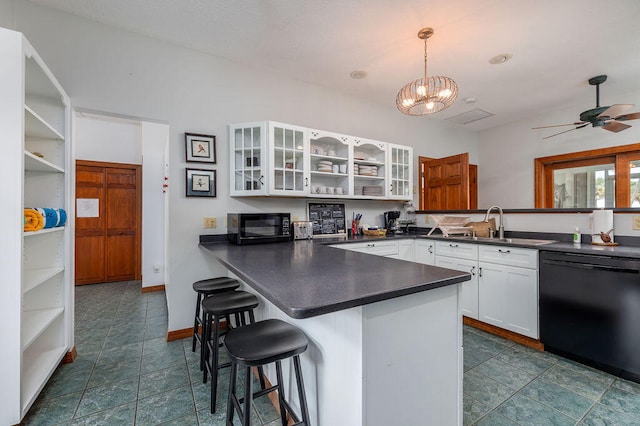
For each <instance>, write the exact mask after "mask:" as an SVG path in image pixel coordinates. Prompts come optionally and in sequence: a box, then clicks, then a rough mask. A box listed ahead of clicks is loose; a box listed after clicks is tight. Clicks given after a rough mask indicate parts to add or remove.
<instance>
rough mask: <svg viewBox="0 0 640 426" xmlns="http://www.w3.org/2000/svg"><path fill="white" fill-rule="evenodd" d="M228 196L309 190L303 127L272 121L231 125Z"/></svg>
mask: <svg viewBox="0 0 640 426" xmlns="http://www.w3.org/2000/svg"><path fill="white" fill-rule="evenodd" d="M229 132H230V135H229V140H230V143H231V146H230V149H229V152H230V155H231V159H230V164H231V167H230V171H231V176H230V182H231V191H230V193H231V196H256V195H280V196H282V195H285V196H306V195H307V194H308V193H309V158H308V155H307V153H308V151H309V142H308V135H307V129H305V128H303V127H298V126H292V125H289V124H282V123H276V122H273V121H261V122H255V123H243V124H233V125H231V126H230V127H229Z"/></svg>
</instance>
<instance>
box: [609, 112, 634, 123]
mask: <svg viewBox="0 0 640 426" xmlns="http://www.w3.org/2000/svg"><path fill="white" fill-rule="evenodd" d="M638 118H640V112H632V113H630V114H622V115H619V116H617V117H616V118H614V120H617V121H627V120H637V119H638Z"/></svg>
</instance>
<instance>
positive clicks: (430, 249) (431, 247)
mask: <svg viewBox="0 0 640 426" xmlns="http://www.w3.org/2000/svg"><path fill="white" fill-rule="evenodd" d="M427 250H428V251H429V253H433V246H432V245H431V246H429V248H428V249H427Z"/></svg>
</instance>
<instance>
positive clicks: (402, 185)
mask: <svg viewBox="0 0 640 426" xmlns="http://www.w3.org/2000/svg"><path fill="white" fill-rule="evenodd" d="M387 152H388V158H387V164H388V167H389V188H388V189H389V191H388V198H391V199H394V200H411V199H412V198H413V149H412V148H411V147H408V146H402V145H394V144H389V147H388V150H387Z"/></svg>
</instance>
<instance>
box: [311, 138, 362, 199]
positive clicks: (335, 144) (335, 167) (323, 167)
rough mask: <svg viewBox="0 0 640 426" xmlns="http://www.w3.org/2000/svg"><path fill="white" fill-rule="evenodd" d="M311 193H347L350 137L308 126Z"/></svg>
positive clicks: (313, 194) (348, 187) (349, 185)
mask: <svg viewBox="0 0 640 426" xmlns="http://www.w3.org/2000/svg"><path fill="white" fill-rule="evenodd" d="M309 133H310V142H309V143H310V145H311V151H310V155H309V158H310V161H311V195H312V196H313V197H318V198H323V197H327V198H335V197H336V196H337V197H345V196H346V197H348V196H350V195H352V194H353V192H352V191H353V190H352V188H351V184H350V180H349V177H350V173H349V170H350V163H351V156H352V155H351V153H352V150H351V139H352V138H351V137H349V136H345V135H339V134H336V133H330V132H325V131H322V130H310V131H309Z"/></svg>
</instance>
